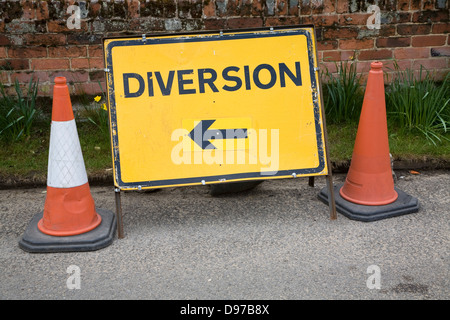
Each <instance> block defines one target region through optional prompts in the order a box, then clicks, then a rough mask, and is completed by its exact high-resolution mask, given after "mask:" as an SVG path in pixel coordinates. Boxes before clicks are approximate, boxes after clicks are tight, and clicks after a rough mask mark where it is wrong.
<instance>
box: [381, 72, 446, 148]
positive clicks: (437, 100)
mask: <svg viewBox="0 0 450 320" xmlns="http://www.w3.org/2000/svg"><path fill="white" fill-rule="evenodd" d="M386 107H387V112H388V115H389V116H390V117H391V118H392V120H393V121H395V123H396V124H397V125H398V126H399V127H400V128H405V129H407V130H409V131H410V132H414V131H420V132H421V133H422V134H423V135H424V136H425V137H426V139H427V140H428V141H430V142H431V143H433V144H437V143H438V142H440V141H442V139H448V138H447V135H446V133H447V132H449V131H450V73H449V74H447V76H446V77H445V79H444V81H443V82H442V83H440V84H437V83H436V82H435V81H434V79H433V77H432V74H431V72H429V71H426V70H424V69H422V68H421V69H420V71H419V75H418V76H417V75H415V74H414V72H413V71H411V70H404V71H403V70H399V69H398V66H397V69H396V72H395V77H394V79H393V81H392V82H391V83H390V84H389V86H388V87H387V89H386Z"/></svg>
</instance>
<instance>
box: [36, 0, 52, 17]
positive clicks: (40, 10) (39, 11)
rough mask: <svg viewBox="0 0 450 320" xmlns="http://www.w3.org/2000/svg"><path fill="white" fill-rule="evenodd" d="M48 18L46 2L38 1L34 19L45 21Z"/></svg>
mask: <svg viewBox="0 0 450 320" xmlns="http://www.w3.org/2000/svg"><path fill="white" fill-rule="evenodd" d="M48 18H49V11H48V2H47V1H39V2H37V7H36V19H37V20H47V19H48Z"/></svg>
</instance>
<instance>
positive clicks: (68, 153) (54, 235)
mask: <svg viewBox="0 0 450 320" xmlns="http://www.w3.org/2000/svg"><path fill="white" fill-rule="evenodd" d="M97 211H98V212H97ZM102 217H103V218H102ZM38 219H39V220H38ZM36 220H38V221H37V222H36ZM114 224H115V217H114V215H113V214H112V213H111V212H109V211H106V210H101V209H96V207H95V202H94V199H93V198H92V195H91V192H90V187H89V182H88V177H87V174H86V168H85V165H84V159H83V155H82V151H81V146H80V142H79V138H78V132H77V127H76V123H75V118H74V115H73V110H72V103H71V101H70V95H69V88H68V87H67V84H66V78H64V77H57V78H56V79H55V86H54V89H53V109H52V123H51V131H50V148H49V157H48V171H47V195H46V199H45V204H44V211H43V213H41V214H38V215H36V216H35V218H34V219H33V220H32V222H31V223H30V225H29V228H28V229H27V231H26V232H25V234H24V237H23V238H22V240H21V241H20V242H19V245H20V246H21V247H22V248H23V249H24V250H26V251H30V252H48V251H52V252H55V251H88V250H96V249H99V248H102V247H104V246H106V245H109V244H110V243H111V242H112V233H113V231H114V227H113V225H114ZM36 227H37V228H36Z"/></svg>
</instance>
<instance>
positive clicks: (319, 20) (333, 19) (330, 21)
mask: <svg viewBox="0 0 450 320" xmlns="http://www.w3.org/2000/svg"><path fill="white" fill-rule="evenodd" d="M301 21H302V24H313V25H314V26H316V27H322V26H324V27H325V26H326V27H329V26H333V25H335V26H337V25H338V21H339V20H338V16H336V15H312V16H302V17H301Z"/></svg>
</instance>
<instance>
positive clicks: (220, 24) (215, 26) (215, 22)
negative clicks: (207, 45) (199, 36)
mask: <svg viewBox="0 0 450 320" xmlns="http://www.w3.org/2000/svg"><path fill="white" fill-rule="evenodd" d="M203 21H204V23H205V29H206V30H220V29H226V26H227V20H226V19H220V18H219V19H205V20H203Z"/></svg>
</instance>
